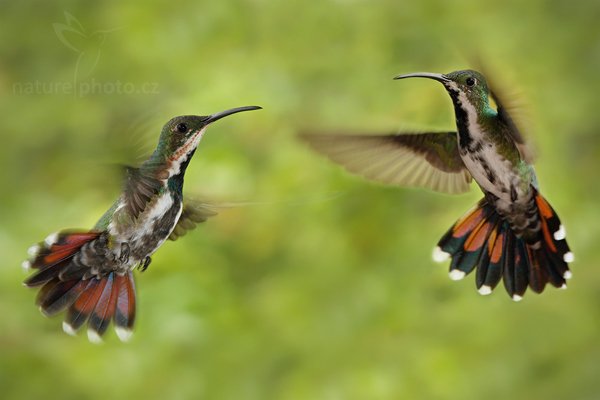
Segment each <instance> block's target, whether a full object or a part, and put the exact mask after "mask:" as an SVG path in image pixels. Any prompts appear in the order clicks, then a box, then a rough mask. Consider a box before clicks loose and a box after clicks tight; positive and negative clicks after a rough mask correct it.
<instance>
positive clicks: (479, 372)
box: [0, 0, 600, 399]
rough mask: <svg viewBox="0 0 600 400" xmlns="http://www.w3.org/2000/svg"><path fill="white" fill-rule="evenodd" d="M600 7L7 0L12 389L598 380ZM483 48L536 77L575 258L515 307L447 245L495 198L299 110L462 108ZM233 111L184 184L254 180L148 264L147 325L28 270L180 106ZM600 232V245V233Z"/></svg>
mask: <svg viewBox="0 0 600 400" xmlns="http://www.w3.org/2000/svg"><path fill="white" fill-rule="evenodd" d="M599 13H600V4H599V3H598V2H594V1H581V2H572V1H566V0H555V1H541V0H534V1H527V2H523V1H504V2H495V3H494V5H493V7H492V6H491V5H490V4H485V2H477V1H463V0H459V1H453V2H444V1H421V2H408V1H398V0H390V1H366V0H365V1H361V0H336V1H319V2H317V1H314V2H308V1H297V0H290V1H261V0H252V1H184V2H179V3H177V4H175V3H174V2H170V1H149V2H143V3H142V2H140V3H129V4H125V3H123V2H120V1H97V2H93V3H92V2H69V1H61V2H44V1H39V2H29V3H26V2H9V1H2V2H1V3H0V32H1V35H2V40H1V41H0V110H1V113H2V114H1V116H2V118H1V119H0V132H1V133H0V134H1V138H2V146H0V160H1V171H2V172H1V178H2V185H3V190H2V195H1V196H0V253H1V254H2V256H3V263H2V265H1V267H0V315H1V316H2V322H1V325H0V391H1V393H2V395H1V397H2V398H6V399H19V398H24V399H28V398H45V399H53V398H60V399H86V398H90V399H91V398H99V399H107V398H128V399H136V398H144V399H152V398H156V399H163V398H170V399H189V398H206V399H481V398H485V399H506V398H511V399H596V398H598V397H600V389H599V387H598V382H599V378H600V369H599V363H600V322H599V321H600V311H599V310H600V291H599V290H598V288H599V287H600V274H598V271H597V270H596V267H597V265H598V263H599V262H600V255H599V253H598V252H597V251H595V250H594V246H597V243H598V233H599V230H600V226H599V224H598V222H599V221H600V208H599V207H598V197H599V194H600V186H599V185H598V183H597V174H598V171H599V167H600V162H599V161H598V160H599V157H600V135H599V132H600V113H598V111H597V96H598V92H599V89H600V87H599V86H600V84H599V78H598V73H599V71H600V25H598V21H597V16H598V15H599ZM474 55H476V56H475V58H476V57H479V58H481V59H482V60H483V61H484V63H485V64H486V65H488V66H490V67H491V69H492V70H493V71H495V72H497V73H498V75H499V76H500V77H501V79H502V80H501V82H502V84H504V85H505V87H506V88H507V91H508V92H509V93H522V94H521V95H520V96H519V99H520V101H521V102H523V103H526V104H527V107H526V109H527V114H528V115H529V120H530V121H531V122H532V123H531V129H530V130H531V132H530V137H531V138H532V140H533V142H534V143H535V146H536V148H537V152H538V154H539V158H538V162H537V164H536V165H537V173H538V177H539V179H540V182H541V187H542V190H543V192H544V193H545V195H546V196H547V198H548V199H549V200H550V201H551V202H552V204H553V205H554V206H555V208H556V209H557V210H558V211H559V213H560V215H561V217H562V219H563V221H564V222H565V224H566V226H567V230H568V237H569V241H570V244H571V247H572V249H573V251H574V253H575V256H576V262H575V263H574V264H573V265H572V269H573V275H574V277H573V279H572V281H571V282H570V285H569V289H568V290H567V291H558V290H554V289H548V290H547V291H546V292H545V293H544V294H543V295H535V294H532V293H528V294H527V295H526V296H525V298H524V300H523V301H522V302H521V303H518V304H516V303H514V302H512V301H511V300H510V298H509V297H508V296H507V295H506V293H505V292H504V289H503V288H502V287H499V288H498V289H497V290H496V291H495V292H494V294H493V295H491V296H488V297H482V296H480V295H479V294H478V293H477V292H476V290H475V285H474V279H473V276H469V277H467V278H466V279H465V280H463V281H461V282H452V281H450V280H449V279H448V277H447V266H446V265H444V266H440V265H436V264H434V263H433V261H431V257H430V254H431V249H432V247H433V246H434V244H435V243H436V242H437V240H438V239H439V237H440V236H441V235H442V234H443V233H444V232H445V231H446V230H447V228H448V227H449V226H450V225H451V224H452V223H453V222H454V221H455V220H456V219H457V218H458V217H459V216H461V215H462V214H463V213H464V212H465V211H466V210H467V209H468V208H470V207H471V206H472V204H474V203H475V202H476V201H477V200H478V198H479V197H480V196H481V194H480V192H479V191H478V190H477V189H476V188H475V187H474V188H473V191H472V193H470V194H468V195H463V196H456V197H450V196H445V195H440V194H433V193H430V192H427V191H424V190H410V189H398V188H386V187H382V186H378V185H373V184H369V183H367V182H365V181H363V180H361V179H360V178H357V177H354V176H350V175H349V174H347V173H345V172H344V171H343V170H342V169H340V168H338V167H337V166H335V165H332V164H331V163H329V162H328V161H327V160H326V159H324V158H321V157H319V156H317V155H315V154H313V153H311V152H310V151H309V150H308V149H307V148H306V147H305V146H304V145H303V144H302V143H299V142H298V141H297V139H296V137H295V136H296V134H297V133H298V132H299V131H300V130H302V129H315V130H321V131H323V130H325V131H327V130H336V131H353V132H373V133H377V132H394V131H397V130H399V129H448V128H451V127H453V126H454V125H453V120H454V118H453V113H452V107H451V104H450V100H449V98H448V96H447V95H446V94H445V93H444V91H443V89H442V88H441V87H440V86H439V85H438V84H435V83H433V82H426V81H418V80H415V81H402V82H394V81H392V77H393V76H394V75H396V74H399V73H407V72H414V71H433V72H449V71H452V70H455V69H462V68H465V67H469V66H471V65H472V60H473V59H474ZM250 104H257V105H261V106H263V107H264V110H262V111H257V112H252V113H244V114H238V115H236V116H234V117H231V118H228V119H226V120H223V121H220V122H219V123H218V124H215V126H213V127H212V128H211V129H210V130H209V132H208V134H207V135H206V137H205V139H204V141H203V142H202V143H201V145H200V149H199V151H198V152H197V153H196V157H195V159H194V161H193V162H192V164H191V165H190V168H189V169H188V171H189V172H188V174H187V176H186V188H185V189H186V193H187V194H195V195H197V196H200V197H204V198H208V199H214V200H217V201H225V202H226V201H237V202H254V203H258V204H251V205H246V206H243V207H236V208H231V209H224V210H222V211H221V212H220V215H219V216H218V217H216V218H214V219H211V220H210V221H209V222H208V223H206V224H203V225H202V226H200V227H199V228H198V229H196V230H195V231H193V232H192V233H189V234H188V235H187V236H186V237H185V238H184V239H183V240H179V241H177V242H169V243H166V245H164V246H163V247H162V248H161V249H160V251H158V253H157V254H156V255H155V256H154V259H153V263H152V265H151V266H150V268H149V270H148V271H147V272H146V273H144V274H137V275H138V276H137V278H138V279H137V284H138V295H139V308H138V312H139V313H138V320H137V326H136V333H135V335H134V337H133V340H132V341H131V342H130V343H128V344H122V343H120V342H119V341H118V340H117V338H116V336H115V335H114V333H113V332H112V329H111V332H110V333H109V334H108V335H107V338H106V341H105V343H104V344H102V345H100V346H96V345H93V344H90V343H89V342H88V341H87V339H86V338H85V334H83V335H81V334H80V335H79V336H78V337H77V338H72V337H69V336H67V335H65V334H64V333H63V332H62V330H61V319H60V317H57V318H54V319H46V318H43V317H42V316H41V315H40V313H39V311H38V310H37V309H36V307H35V306H34V305H33V302H34V297H35V294H34V291H32V290H27V289H25V288H23V287H22V285H21V281H22V280H23V279H24V278H25V277H26V275H25V274H24V273H23V272H22V271H21V268H20V264H21V261H22V260H23V259H24V258H25V257H26V250H27V248H28V246H29V245H30V244H31V243H34V242H36V241H39V240H41V239H43V238H44V237H45V236H46V235H47V234H49V233H51V232H54V231H56V230H58V229H61V228H67V227H90V226H92V225H93V224H94V222H95V221H96V219H97V218H98V217H99V216H100V215H101V214H102V213H103V212H104V210H105V209H106V208H108V206H109V205H110V204H111V203H112V201H113V200H114V199H115V197H116V196H117V195H118V193H119V190H120V182H119V178H118V176H117V175H116V174H115V173H114V170H113V169H112V167H111V165H112V164H114V163H121V162H132V161H131V160H132V159H135V158H136V157H140V156H142V155H143V154H147V152H148V150H151V149H152V146H154V145H155V142H156V139H157V137H158V134H159V131H160V128H161V126H162V124H163V123H164V122H166V121H167V120H168V119H169V118H171V117H172V116H174V115H180V114H186V113H194V114H206V113H211V112H215V111H219V110H222V109H225V108H229V107H235V106H241V105H250ZM596 249H597V248H596Z"/></svg>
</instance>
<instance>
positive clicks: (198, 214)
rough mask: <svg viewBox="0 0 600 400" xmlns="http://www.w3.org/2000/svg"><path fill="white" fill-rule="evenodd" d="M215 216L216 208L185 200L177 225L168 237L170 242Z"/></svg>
mask: <svg viewBox="0 0 600 400" xmlns="http://www.w3.org/2000/svg"><path fill="white" fill-rule="evenodd" d="M215 215H217V211H216V207H215V206H213V205H211V204H208V203H203V202H200V201H194V200H188V199H185V200H184V202H183V210H182V211H181V216H180V217H179V220H178V221H177V225H175V228H174V229H173V232H171V236H169V239H170V240H177V239H178V238H180V237H181V236H183V235H185V234H186V233H187V232H188V231H191V230H192V229H194V228H195V227H196V224H199V223H201V222H204V221H206V220H207V219H208V218H210V217H214V216H215Z"/></svg>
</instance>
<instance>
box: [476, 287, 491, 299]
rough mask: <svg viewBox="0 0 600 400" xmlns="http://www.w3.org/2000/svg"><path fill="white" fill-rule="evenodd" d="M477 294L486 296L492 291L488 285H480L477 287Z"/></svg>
mask: <svg viewBox="0 0 600 400" xmlns="http://www.w3.org/2000/svg"><path fill="white" fill-rule="evenodd" d="M478 292H479V294H481V295H483V296H487V295H488V294H490V293H492V288H491V287H489V286H488V285H483V286H482V287H480V288H479V289H478Z"/></svg>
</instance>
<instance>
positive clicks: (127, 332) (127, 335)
mask: <svg viewBox="0 0 600 400" xmlns="http://www.w3.org/2000/svg"><path fill="white" fill-rule="evenodd" d="M115 332H116V333H117V336H118V337H119V339H121V341H122V342H128V341H129V340H130V339H131V335H133V331H132V330H131V329H126V328H123V327H120V326H117V327H115Z"/></svg>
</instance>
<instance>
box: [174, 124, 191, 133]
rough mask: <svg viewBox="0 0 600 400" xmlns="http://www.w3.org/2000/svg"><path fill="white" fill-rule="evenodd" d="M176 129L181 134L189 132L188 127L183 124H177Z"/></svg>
mask: <svg viewBox="0 0 600 400" xmlns="http://www.w3.org/2000/svg"><path fill="white" fill-rule="evenodd" d="M175 129H177V132H179V133H186V132H187V130H188V127H187V125H186V124H184V123H183V122H181V123H179V124H177V126H176V127H175Z"/></svg>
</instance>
